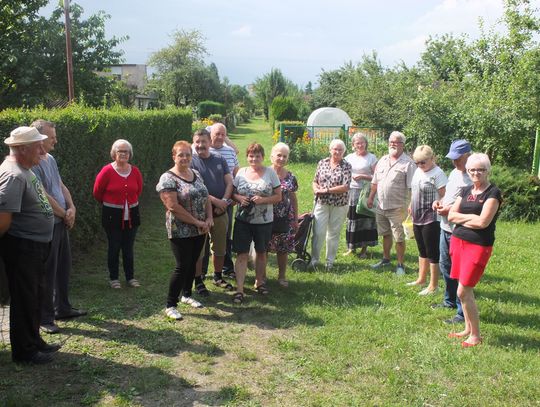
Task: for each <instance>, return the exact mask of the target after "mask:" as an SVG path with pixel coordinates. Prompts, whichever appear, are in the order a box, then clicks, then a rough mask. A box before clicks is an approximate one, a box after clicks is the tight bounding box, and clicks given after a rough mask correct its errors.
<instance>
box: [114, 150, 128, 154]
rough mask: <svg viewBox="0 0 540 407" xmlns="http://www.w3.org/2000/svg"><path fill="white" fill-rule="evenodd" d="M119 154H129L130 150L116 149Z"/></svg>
mask: <svg viewBox="0 0 540 407" xmlns="http://www.w3.org/2000/svg"><path fill="white" fill-rule="evenodd" d="M116 153H117V154H129V150H116Z"/></svg>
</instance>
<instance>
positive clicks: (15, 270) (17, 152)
mask: <svg viewBox="0 0 540 407" xmlns="http://www.w3.org/2000/svg"><path fill="white" fill-rule="evenodd" d="M46 138H47V136H44V135H42V134H40V133H39V131H38V130H37V129H36V128H34V127H18V128H16V129H15V130H13V131H12V132H11V135H10V137H8V138H6V139H5V140H4V142H5V143H6V144H7V145H8V146H9V150H10V154H9V156H7V157H6V158H5V160H4V162H3V163H2V164H1V165H0V236H1V238H0V239H1V242H0V243H1V244H0V247H1V250H2V253H1V254H2V257H3V258H4V262H5V265H6V274H7V276H8V282H9V291H10V295H11V307H10V321H9V322H10V341H11V356H12V359H13V361H14V362H23V363H25V362H26V363H35V364H42V363H47V362H50V361H51V360H52V354H53V353H54V352H56V351H58V349H60V346H59V345H48V344H47V343H45V341H44V340H43V339H42V338H41V337H40V335H39V322H40V291H41V285H42V283H43V277H44V273H45V261H46V259H47V256H48V255H49V245H50V241H51V239H52V234H53V227H54V216H53V210H52V208H51V205H50V204H49V201H48V200H47V196H46V195H45V191H44V190H43V186H42V185H41V182H39V180H38V178H37V177H36V176H35V175H34V173H33V172H32V170H31V168H32V167H33V166H34V165H37V164H38V163H39V160H40V155H42V154H44V153H45V152H44V150H43V140H45V139H46Z"/></svg>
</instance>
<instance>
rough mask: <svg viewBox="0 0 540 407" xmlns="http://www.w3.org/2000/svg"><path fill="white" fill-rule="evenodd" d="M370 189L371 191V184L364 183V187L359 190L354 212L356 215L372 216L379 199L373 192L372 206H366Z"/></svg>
mask: <svg viewBox="0 0 540 407" xmlns="http://www.w3.org/2000/svg"><path fill="white" fill-rule="evenodd" d="M370 191H371V184H369V183H366V185H365V186H364V188H362V190H361V191H360V195H359V196H358V203H357V204H356V213H357V214H358V215H362V216H368V217H370V218H374V217H375V210H376V208H377V207H378V206H379V199H378V198H377V195H376V194H375V198H374V199H373V207H372V208H368V206H367V200H368V198H369V193H370Z"/></svg>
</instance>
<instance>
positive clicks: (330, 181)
mask: <svg viewBox="0 0 540 407" xmlns="http://www.w3.org/2000/svg"><path fill="white" fill-rule="evenodd" d="M351 178H352V167H351V164H350V163H348V162H347V161H345V160H341V161H340V163H339V164H338V165H337V166H336V167H335V168H332V167H331V165H330V157H328V158H324V159H322V160H321V161H319V164H318V165H317V172H315V178H314V179H313V181H315V182H316V183H317V184H319V186H320V187H321V188H333V187H337V186H340V185H347V186H348V185H349V184H350V183H351ZM317 201H318V203H320V204H322V205H331V206H344V205H348V201H349V191H347V192H343V193H341V194H322V195H319V197H318V198H317Z"/></svg>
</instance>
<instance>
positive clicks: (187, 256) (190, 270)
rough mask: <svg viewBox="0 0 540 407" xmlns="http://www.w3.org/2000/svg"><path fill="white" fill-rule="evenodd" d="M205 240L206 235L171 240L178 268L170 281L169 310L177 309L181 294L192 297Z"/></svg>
mask: <svg viewBox="0 0 540 407" xmlns="http://www.w3.org/2000/svg"><path fill="white" fill-rule="evenodd" d="M205 238H206V235H199V236H194V237H186V238H183V239H170V242H171V250H172V252H173V255H174V258H175V260H176V267H175V268H174V270H173V273H172V276H171V280H170V281H169V294H168V295H167V308H169V307H176V305H177V304H178V298H179V296H180V294H182V295H183V296H185V297H191V287H192V286H193V279H194V277H195V265H196V263H197V260H198V259H199V255H200V254H201V250H202V248H203V245H204V240H205Z"/></svg>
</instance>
